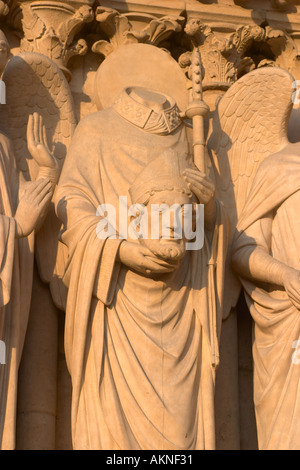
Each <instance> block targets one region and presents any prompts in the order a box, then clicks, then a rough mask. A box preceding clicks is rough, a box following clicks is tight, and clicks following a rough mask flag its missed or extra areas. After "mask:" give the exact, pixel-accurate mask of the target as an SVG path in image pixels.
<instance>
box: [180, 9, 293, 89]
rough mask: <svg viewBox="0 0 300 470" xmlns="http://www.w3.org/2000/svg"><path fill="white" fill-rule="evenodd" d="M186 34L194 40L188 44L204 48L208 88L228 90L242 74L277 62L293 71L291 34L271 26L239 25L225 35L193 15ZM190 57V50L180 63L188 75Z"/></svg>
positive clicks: (202, 51)
mask: <svg viewBox="0 0 300 470" xmlns="http://www.w3.org/2000/svg"><path fill="white" fill-rule="evenodd" d="M185 33H186V38H189V40H190V46H188V45H186V46H187V47H188V48H190V49H191V48H193V47H194V46H198V47H199V49H200V52H201V56H202V62H203V69H204V70H203V75H204V79H203V89H204V90H207V89H219V90H226V89H227V88H229V87H230V86H231V85H232V84H233V83H234V82H235V81H236V80H237V79H238V78H240V77H241V76H242V75H244V74H245V73H248V72H250V71H251V70H253V69H255V68H258V67H262V66H270V65H277V66H280V67H283V68H286V69H287V70H290V68H291V67H292V65H293V61H294V60H296V57H297V48H296V46H295V45H294V43H293V40H292V39H291V37H290V36H289V35H288V34H287V33H285V32H284V31H280V30H275V29H273V28H271V27H269V26H267V27H265V28H262V27H260V26H257V25H246V26H238V27H237V28H236V30H235V32H233V33H231V34H230V35H227V36H224V35H223V34H222V35H220V34H218V33H217V32H214V31H213V30H212V28H210V27H209V26H208V25H206V24H204V23H203V22H202V21H201V20H200V19H198V18H191V19H190V20H188V22H187V24H186V26H185ZM186 38H185V39H186ZM190 57H191V52H189V51H188V52H186V53H183V54H182V55H181V56H180V57H179V64H180V65H181V67H182V68H184V69H185V70H186V74H187V76H189V75H190V65H191V60H190Z"/></svg>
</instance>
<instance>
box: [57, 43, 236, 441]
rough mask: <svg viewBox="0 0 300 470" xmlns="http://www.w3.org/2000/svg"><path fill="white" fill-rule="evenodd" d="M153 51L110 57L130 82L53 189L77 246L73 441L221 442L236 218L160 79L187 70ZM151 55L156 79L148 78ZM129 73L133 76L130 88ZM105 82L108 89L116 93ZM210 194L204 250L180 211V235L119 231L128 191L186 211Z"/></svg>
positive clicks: (70, 337)
mask: <svg viewBox="0 0 300 470" xmlns="http://www.w3.org/2000/svg"><path fill="white" fill-rule="evenodd" d="M136 46H137V47H136ZM156 49H157V48H155V47H153V46H149V45H143V44H136V45H130V46H124V49H121V48H120V49H118V51H116V53H113V54H116V55H113V54H111V56H110V59H107V61H108V62H106V61H104V63H103V64H105V63H106V65H105V66H104V67H106V66H107V67H108V71H109V74H108V76H110V77H111V76H116V77H120V78H119V87H120V90H119V92H118V93H117V95H116V96H115V97H114V98H113V101H112V103H111V105H110V106H108V107H107V108H105V109H102V110H101V109H100V110H99V111H98V112H96V113H94V114H91V115H89V116H87V117H85V118H84V119H82V120H81V122H80V123H79V124H78V127H77V129H76V130H75V133H74V136H73V140H72V142H71V146H70V148H69V152H68V154H67V157H66V160H65V163H64V167H63V170H62V173H61V178H60V181H59V184H58V188H57V193H56V196H55V201H56V211H57V214H58V216H59V218H60V219H61V220H62V222H63V229H62V232H61V240H62V242H63V243H65V245H66V246H67V247H68V263H67V269H66V272H65V276H64V281H65V282H66V284H67V285H68V299H67V310H66V329H65V352H66V359H67V365H68V368H69V371H70V374H71V377H72V385H73V395H72V440H73V446H74V448H75V449H114V450H130V449H134V450H147V449H169V450H172V449H173V450H177V449H213V448H214V447H215V432H214V380H215V370H216V367H217V365H218V362H219V354H218V341H219V337H220V320H221V317H222V314H221V307H222V296H223V275H224V263H223V260H224V259H225V252H226V247H227V240H228V224H227V217H226V214H225V211H224V208H223V206H222V205H221V204H219V202H218V201H217V200H216V199H215V186H214V183H213V180H212V178H211V175H208V174H205V173H203V172H201V171H199V170H198V169H197V168H196V167H195V165H194V164H192V162H191V161H190V160H191V157H190V155H191V154H190V152H189V148H188V142H187V138H186V133H185V125H184V124H183V122H182V120H181V118H180V115H179V108H178V105H177V102H178V101H180V96H179V100H178V101H176V99H175V98H173V97H172V96H170V94H166V93H165V92H164V91H161V88H160V86H161V85H162V86H166V84H168V83H169V84H170V81H168V80H167V79H166V77H168V76H169V74H170V68H171V70H172V67H174V68H173V70H174V75H175V77H176V78H177V77H178V80H180V79H181V78H180V77H181V74H182V71H181V70H180V69H179V67H178V64H176V62H175V61H174V62H172V61H173V59H170V57H169V56H168V54H166V53H165V52H164V51H161V50H158V49H157V50H156ZM141 54H142V55H143V54H144V55H147V58H148V66H149V69H151V70H153V75H152V79H153V77H155V76H156V77H157V82H156V85H157V88H154V89H153V88H151V89H149V88H146V87H145V85H144V83H145V82H144V80H145V73H144V69H143V67H142V66H141V61H139V60H136V59H137V58H138V57H141ZM157 55H158V56H157ZM129 57H130V61H129V62H130V63H129V64H127V67H128V69H126V65H125V71H124V74H123V73H122V74H121V76H120V74H114V73H113V72H114V64H115V66H116V67H120V60H121V61H127V62H128V58H129ZM151 60H153V63H152V62H151ZM149 61H150V62H149ZM157 63H160V64H161V68H160V70H158V69H157V67H156V65H155V64H157ZM172 64H173V65H172ZM174 64H175V65H174ZM100 69H101V74H102V72H103V73H104V69H103V68H102V65H101V66H100ZM100 69H99V70H100ZM129 69H131V73H132V76H131V78H130V71H129ZM133 69H134V71H133ZM137 69H139V70H137ZM122 70H123V69H122ZM127 73H128V76H126V74H127ZM124 76H125V80H126V81H127V80H128V79H130V80H133V81H134V82H135V84H134V86H130V84H129V86H128V84H127V86H125V87H124V85H126V82H125V83H124V82H123V81H122V80H123V79H124ZM182 76H183V75H182ZM146 78H147V77H146ZM173 78H174V77H173ZM153 85H155V84H154V83H152V86H153ZM114 86H116V83H114ZM106 91H107V90H106V89H103V87H101V88H100V92H102V93H103V96H105V97H106V98H107V94H106ZM170 91H172V90H170ZM173 92H175V88H174V89H173ZM182 92H183V93H186V87H182ZM176 98H177V95H176ZM124 201H125V202H124ZM199 201H202V203H203V204H204V206H205V207H206V209H207V210H206V212H205V213H206V216H205V240H204V246H203V248H202V249H201V250H190V251H189V250H188V249H187V248H186V245H185V242H184V240H183V239H176V238H175V237H174V232H175V225H176V222H175V220H177V219H176V218H175V219H171V221H170V222H169V224H170V225H169V229H170V235H169V238H166V237H164V236H162V233H163V232H159V234H160V235H159V237H158V238H157V239H153V240H150V239H147V238H145V239H144V240H141V239H139V238H138V239H134V238H132V239H129V238H128V237H126V234H125V233H126V230H125V231H124V232H123V231H121V227H123V228H124V226H126V224H127V223H128V224H130V223H131V217H132V215H131V212H130V207H131V206H130V203H132V204H143V205H144V207H145V209H146V208H148V207H149V206H150V205H151V206H152V205H161V204H166V205H170V206H172V205H173V204H176V203H177V204H178V205H179V207H180V208H183V210H184V206H185V205H189V204H190V205H191V206H193V204H194V203H196V202H198V203H199ZM99 207H102V208H103V210H104V212H103V214H104V213H105V212H106V210H110V209H112V208H113V209H116V214H117V227H116V228H117V230H116V233H115V236H114V235H113V234H112V233H111V235H108V236H106V237H105V236H103V237H100V229H99V223H100V222H99V220H100V217H99V214H100V213H101V212H100V209H99ZM105 208H106V210H105ZM124 210H125V216H124V217H123V215H122V214H123V213H124ZM112 212H114V211H113V210H112ZM118 214H119V215H118ZM148 215H149V212H148ZM102 220H103V219H101V221H102ZM151 220H152V219H151ZM128 226H129V225H127V227H128ZM103 230H104V229H103ZM101 233H102V232H101ZM109 233H110V232H109Z"/></svg>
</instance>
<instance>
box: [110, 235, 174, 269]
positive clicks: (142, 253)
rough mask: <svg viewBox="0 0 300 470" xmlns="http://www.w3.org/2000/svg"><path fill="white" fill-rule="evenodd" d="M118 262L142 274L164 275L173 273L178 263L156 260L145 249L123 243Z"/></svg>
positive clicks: (134, 244) (126, 242)
mask: <svg viewBox="0 0 300 470" xmlns="http://www.w3.org/2000/svg"><path fill="white" fill-rule="evenodd" d="M118 257H119V261H121V263H123V264H125V265H126V266H128V267H129V268H130V269H133V270H134V271H138V272H140V273H142V274H148V275H149V274H166V273H170V272H172V271H174V270H175V269H176V268H177V266H178V262H167V261H165V260H162V259H160V258H157V257H155V256H154V255H153V253H152V252H151V251H150V250H149V249H148V248H146V247H143V246H141V245H138V244H136V243H131V242H128V241H123V242H122V243H121V245H120V249H119V253H118Z"/></svg>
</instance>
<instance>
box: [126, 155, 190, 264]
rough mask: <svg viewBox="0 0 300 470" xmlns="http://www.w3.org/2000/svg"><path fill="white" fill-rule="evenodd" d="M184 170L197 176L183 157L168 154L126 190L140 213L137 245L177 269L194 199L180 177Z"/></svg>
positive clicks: (154, 161)
mask: <svg viewBox="0 0 300 470" xmlns="http://www.w3.org/2000/svg"><path fill="white" fill-rule="evenodd" d="M187 169H188V170H189V171H191V172H193V171H194V172H195V174H197V171H198V170H197V169H196V168H195V167H194V165H193V164H191V163H190V162H189V161H188V160H187V157H186V156H185V155H179V154H178V153H177V152H173V151H171V150H169V151H167V152H164V153H163V154H162V155H161V156H159V157H158V158H156V159H154V160H153V161H152V162H151V163H150V164H149V165H148V166H147V167H146V168H145V169H144V170H143V171H142V173H141V174H140V175H139V177H138V178H137V180H136V181H135V182H134V184H133V185H132V186H131V187H130V189H129V193H130V196H131V202H132V203H133V204H134V205H137V207H142V208H143V209H141V211H143V212H144V213H143V218H141V221H140V224H139V227H140V231H139V241H140V243H141V245H142V246H144V247H146V248H148V249H149V250H150V251H151V252H152V253H153V255H154V256H155V257H157V258H159V259H162V260H166V261H169V262H173V263H177V267H178V266H179V261H180V260H181V259H182V258H183V257H184V255H185V253H186V242H187V238H186V233H187V230H186V225H187V224H188V225H189V226H190V228H192V229H194V225H195V205H196V203H197V199H196V197H195V195H194V193H193V192H192V191H191V189H190V188H189V184H190V183H187V181H186V180H185V178H184V177H183V174H184V171H185V170H187ZM188 181H189V180H188ZM189 219H190V220H189Z"/></svg>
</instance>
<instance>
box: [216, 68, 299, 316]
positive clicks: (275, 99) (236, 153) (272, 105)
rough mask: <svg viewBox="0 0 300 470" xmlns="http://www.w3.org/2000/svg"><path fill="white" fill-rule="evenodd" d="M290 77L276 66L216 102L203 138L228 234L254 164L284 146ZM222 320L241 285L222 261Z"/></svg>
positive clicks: (254, 75) (255, 74)
mask: <svg viewBox="0 0 300 470" xmlns="http://www.w3.org/2000/svg"><path fill="white" fill-rule="evenodd" d="M293 81H294V79H293V77H292V76H291V75H290V74H289V73H288V72H287V71H286V70H283V69H281V68H277V67H270V68H268V67H266V68H261V69H258V70H255V71H253V72H250V73H248V74H246V75H244V76H243V77H242V78H241V79H239V80H238V81H237V82H236V83H235V84H234V85H232V87H231V88H230V89H229V90H228V91H227V92H226V93H225V95H224V96H223V97H222V99H221V100H220V102H219V104H218V106H217V110H216V113H215V116H214V120H213V129H212V133H211V135H210V137H209V140H208V148H209V149H210V153H211V157H212V162H213V166H214V169H215V174H216V187H217V195H218V197H219V199H220V200H221V201H222V202H223V203H224V205H225V207H226V208H227V209H228V213H229V216H230V219H231V224H232V232H234V229H235V227H236V224H237V220H238V217H239V215H240V213H241V210H242V209H243V207H244V205H245V202H246V198H247V195H248V192H249V190H250V187H251V183H252V181H253V178H254V176H255V173H256V171H257V168H258V166H259V164H260V163H261V162H262V160H263V159H264V158H266V157H267V156H268V155H271V154H273V153H276V152H278V151H280V150H281V149H283V148H284V147H285V146H286V145H287V144H288V143H289V141H288V122H289V117H290V113H291V110H292V106H293V103H292V93H293V91H294V90H293ZM226 268H227V276H226V282H227V286H226V288H225V301H224V304H225V309H224V318H226V317H227V316H228V315H229V313H230V310H231V308H232V307H234V306H235V305H236V303H237V300H238V297H239V293H240V288H241V286H240V283H239V281H238V279H237V277H236V276H235V275H234V273H233V271H232V270H231V267H230V248H229V255H228V260H227V267H226Z"/></svg>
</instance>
